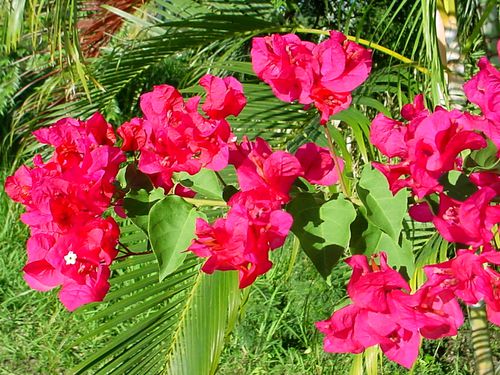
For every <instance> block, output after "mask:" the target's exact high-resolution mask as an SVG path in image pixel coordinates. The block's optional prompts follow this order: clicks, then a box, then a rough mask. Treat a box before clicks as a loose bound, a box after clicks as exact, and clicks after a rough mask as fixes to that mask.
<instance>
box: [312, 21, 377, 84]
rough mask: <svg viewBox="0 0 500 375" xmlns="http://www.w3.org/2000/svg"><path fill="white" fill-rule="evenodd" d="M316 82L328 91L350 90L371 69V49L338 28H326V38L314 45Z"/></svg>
mask: <svg viewBox="0 0 500 375" xmlns="http://www.w3.org/2000/svg"><path fill="white" fill-rule="evenodd" d="M313 56H314V57H315V58H316V59H317V61H318V63H319V64H318V65H314V66H315V67H316V66H317V67H318V71H317V72H316V75H317V76H318V78H317V80H319V83H320V84H321V85H322V86H323V87H325V88H326V89H328V90H330V91H332V92H338V93H346V92H351V91H353V90H354V89H356V88H357V87H358V86H360V85H361V84H362V83H363V82H364V81H366V79H367V78H368V75H369V74H370V71H371V66H372V57H371V51H370V50H367V49H365V48H363V47H361V46H360V45H359V44H357V43H355V42H352V41H350V40H347V38H346V36H345V35H344V34H342V33H341V32H339V31H330V38H329V39H326V40H325V41H323V42H321V43H319V44H318V45H317V46H315V47H314V50H313Z"/></svg>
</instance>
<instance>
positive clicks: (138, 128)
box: [116, 117, 146, 151]
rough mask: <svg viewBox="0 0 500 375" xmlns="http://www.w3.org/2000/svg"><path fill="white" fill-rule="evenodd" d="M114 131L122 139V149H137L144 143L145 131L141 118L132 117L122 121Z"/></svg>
mask: <svg viewBox="0 0 500 375" xmlns="http://www.w3.org/2000/svg"><path fill="white" fill-rule="evenodd" d="M116 132H117V133H118V135H119V136H120V137H121V138H122V139H123V144H122V146H121V149H122V150H123V151H138V150H140V149H141V148H142V147H144V145H145V144H146V132H145V130H144V128H143V120H142V119H141V118H137V117H135V118H133V119H132V120H130V121H129V122H125V123H123V124H122V125H121V126H120V127H119V128H118V129H117V130H116Z"/></svg>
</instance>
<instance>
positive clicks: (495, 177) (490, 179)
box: [469, 172, 500, 195]
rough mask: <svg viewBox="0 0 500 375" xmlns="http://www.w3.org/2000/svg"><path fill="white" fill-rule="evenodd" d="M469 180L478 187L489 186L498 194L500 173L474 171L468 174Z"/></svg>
mask: <svg viewBox="0 0 500 375" xmlns="http://www.w3.org/2000/svg"><path fill="white" fill-rule="evenodd" d="M469 180H470V182H472V183H473V184H474V185H476V186H477V187H479V188H483V187H490V188H492V189H494V190H495V191H496V193H497V195H500V174H498V173H495V172H474V173H471V174H470V175H469Z"/></svg>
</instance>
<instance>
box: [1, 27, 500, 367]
mask: <svg viewBox="0 0 500 375" xmlns="http://www.w3.org/2000/svg"><path fill="white" fill-rule="evenodd" d="M251 58H252V65H253V68H254V71H255V73H256V75H257V76H258V77H259V78H260V79H262V80H263V81H264V82H265V83H267V84H268V85H269V86H270V87H271V89H272V91H273V93H274V94H275V96H276V97H277V98H278V99H280V100H283V101H286V102H298V103H300V104H303V105H304V109H306V110H309V109H310V108H311V107H315V108H316V109H314V108H311V111H315V110H317V111H319V121H318V126H323V130H324V131H325V134H326V138H327V139H328V141H329V148H325V147H321V146H320V145H318V144H315V143H312V142H309V143H305V144H303V145H301V146H300V147H298V149H297V150H296V151H295V152H294V153H290V152H287V151H282V150H273V149H272V148H271V146H270V145H269V144H268V142H266V140H264V139H262V138H256V139H249V138H248V137H246V136H244V137H243V138H242V139H237V138H236V137H235V135H234V134H233V132H232V130H231V126H230V123H229V121H228V118H230V116H238V115H239V114H240V112H241V111H242V110H243V109H244V107H245V105H246V103H247V98H246V97H245V94H244V92H243V85H242V84H241V83H240V82H239V81H238V80H237V79H236V78H234V77H230V76H229V77H225V78H220V77H216V76H213V75H209V74H207V75H205V76H203V77H202V78H201V79H200V80H199V85H200V86H201V87H202V88H203V89H204V90H205V92H206V95H205V97H204V98H202V97H201V96H194V97H190V98H187V99H186V98H184V97H183V96H182V94H181V93H180V92H179V91H178V90H177V89H175V88H174V87H172V86H169V85H159V86H155V87H154V89H153V90H152V91H151V92H147V93H144V94H143V95H142V96H141V98H140V108H141V110H142V114H143V116H142V117H138V118H133V119H131V120H130V121H128V122H125V123H124V124H122V125H121V126H119V127H118V128H117V129H116V131H115V130H114V128H113V127H112V126H111V125H110V124H108V123H107V122H106V120H105V119H104V118H103V116H101V115H100V114H99V113H96V114H94V115H93V116H92V117H91V118H90V119H88V120H87V121H80V120H76V119H72V118H65V119H62V120H60V121H58V122H56V123H55V124H53V125H52V126H50V127H48V128H43V129H40V130H37V131H35V132H34V136H35V137H36V139H37V140H38V141H39V142H40V143H43V144H46V145H49V146H50V147H51V148H52V154H51V156H50V157H48V158H46V159H45V160H44V158H43V157H42V156H41V155H36V156H35V157H34V159H33V161H32V163H31V164H30V166H26V165H23V166H21V167H20V168H19V169H18V170H17V171H16V172H15V173H14V175H12V176H10V177H8V178H7V180H6V183H5V190H6V192H7V194H8V195H9V196H10V197H11V198H12V199H13V200H14V201H16V202H19V203H21V204H23V205H24V206H25V212H24V213H23V214H22V215H21V220H22V221H23V222H24V223H25V224H26V225H28V226H29V228H30V238H29V240H28V242H27V251H28V261H27V264H26V266H25V267H24V269H23V271H24V278H25V280H26V282H27V283H28V285H29V286H30V287H31V288H33V289H35V290H39V291H47V290H50V289H53V288H56V287H61V288H60V291H59V298H60V300H61V302H62V303H63V304H64V305H65V306H66V307H67V308H68V309H69V310H75V309H76V308H78V307H79V306H81V305H83V304H86V303H90V302H96V301H101V300H103V298H104V296H105V295H106V293H107V292H108V290H109V287H110V285H109V282H108V279H109V277H110V265H111V263H112V262H113V261H116V260H119V259H122V258H125V257H128V256H130V255H137V253H133V252H131V251H130V250H129V249H128V248H127V247H126V246H125V245H123V244H122V243H121V242H120V227H119V225H118V224H117V220H120V218H128V219H131V220H132V221H133V222H134V223H135V224H136V225H137V226H138V227H139V228H140V229H143V230H144V231H145V232H146V233H148V234H149V236H150V237H152V236H153V235H154V230H155V229H154V228H155V226H154V225H151V219H150V221H149V226H148V225H147V219H146V224H145V222H144V218H143V217H140V216H139V215H136V211H135V209H136V206H137V205H138V204H139V205H140V204H143V205H144V206H145V211H146V216H147V212H148V210H154V205H153V208H151V200H146V201H144V200H140V199H137V200H135V201H134V199H135V197H137V196H138V194H139V192H141V191H142V192H146V194H147V195H148V194H149V195H151V196H152V195H155V197H156V200H157V201H159V202H158V203H157V204H160V203H161V202H162V201H165V200H170V201H172V202H174V203H175V204H179V205H187V207H188V214H187V216H186V218H184V219H185V222H186V223H187V224H186V225H184V226H183V228H192V230H191V232H190V235H189V236H188V237H189V238H188V241H187V243H185V246H184V247H183V248H175V249H172V248H168V249H165V248H164V247H161V246H157V245H156V244H155V242H154V241H151V242H152V250H153V252H155V254H156V256H157V259H158V263H159V267H160V277H165V276H166V275H168V274H169V273H171V272H173V271H175V269H176V268H178V267H179V266H180V265H181V264H182V262H183V260H184V258H185V257H186V254H187V253H189V252H191V253H194V254H195V255H197V256H198V257H201V258H204V263H203V265H202V267H201V271H202V272H205V273H208V274H211V273H213V272H216V271H227V270H235V271H237V272H238V274H239V286H240V288H246V287H248V286H250V285H251V284H252V283H253V282H254V281H255V280H256V278H257V277H259V276H260V275H262V274H264V273H266V272H267V271H269V269H270V268H271V267H272V262H271V261H270V257H269V253H270V251H273V250H276V249H278V248H280V247H282V246H283V244H284V243H285V239H286V238H287V236H288V235H289V233H290V231H292V232H293V233H294V235H295V236H296V237H297V238H298V240H299V241H300V245H301V247H302V248H303V250H304V251H305V252H306V254H307V255H308V256H309V258H310V259H311V261H312V262H313V263H314V265H315V266H316V267H317V268H318V271H319V273H320V274H321V275H322V276H325V277H326V276H328V275H329V273H330V272H331V269H332V267H333V266H334V265H335V263H336V262H337V261H338V260H339V259H340V258H341V256H342V255H344V254H345V255H347V256H348V257H347V258H346V260H345V261H346V263H347V264H348V265H349V266H350V268H351V269H352V275H351V278H350V281H349V283H348V284H347V294H348V296H349V299H350V303H349V304H348V305H346V306H344V307H342V308H340V309H338V310H337V311H335V312H334V313H333V315H332V316H331V317H330V318H329V319H326V320H324V321H321V322H318V323H317V324H316V325H317V328H318V329H319V330H320V331H321V332H322V333H324V334H325V338H324V349H325V350H326V351H328V352H333V353H361V352H363V351H364V350H365V349H366V348H368V347H371V346H374V345H379V346H380V348H381V350H382V351H383V352H384V353H385V355H386V356H387V357H388V358H389V359H390V360H392V361H395V362H397V363H399V364H400V365H402V366H405V367H407V368H411V367H412V365H413V364H414V363H415V361H416V359H417V356H418V352H419V348H420V345H421V342H422V338H426V339H439V338H442V337H446V336H454V335H456V334H457V331H458V329H459V327H460V326H461V325H462V324H463V322H464V315H463V313H462V308H461V305H460V303H463V304H466V305H472V304H477V303H479V302H483V303H484V304H485V305H486V308H487V315H488V319H489V320H490V321H491V322H492V323H494V324H497V325H500V273H499V272H498V271H497V267H498V266H499V265H500V255H499V254H500V253H499V252H498V250H497V245H498V242H497V241H498V224H499V223H500V206H499V205H497V202H498V200H499V193H500V171H499V169H498V163H497V161H498V155H499V151H498V150H499V149H500V72H499V70H498V69H496V68H495V67H494V66H492V65H491V64H490V63H489V62H488V60H487V59H486V58H482V59H481V60H480V61H479V63H478V66H479V68H480V70H479V73H477V74H476V75H475V76H473V77H472V79H471V80H470V81H468V82H467V83H466V84H465V86H464V91H465V94H466V95H467V98H468V99H469V101H470V102H471V103H474V104H475V105H477V106H478V107H479V109H480V110H481V114H480V115H474V114H471V113H468V112H464V111H459V110H456V109H455V110H447V109H445V108H442V107H437V108H435V109H434V110H433V111H431V110H429V109H427V108H426V107H425V105H424V102H425V99H424V96H423V95H418V96H416V97H415V98H414V101H413V103H411V104H406V105H405V106H404V107H403V108H402V109H401V116H402V120H396V119H391V118H389V117H387V116H385V115H383V114H379V115H377V116H376V117H375V118H374V119H373V122H372V124H371V129H370V130H371V136H370V138H371V139H370V140H371V142H372V144H373V145H374V146H375V147H376V148H377V149H378V150H379V151H380V153H381V154H382V155H383V156H384V157H383V158H382V159H381V160H379V161H377V162H373V163H372V165H373V167H374V169H372V168H371V167H370V166H369V165H367V166H365V168H363V170H362V172H361V175H360V176H358V177H359V181H358V184H357V186H356V194H357V196H354V193H353V192H352V191H347V189H346V187H345V181H344V178H345V176H344V166H345V162H344V160H342V158H340V157H339V156H338V152H336V150H335V145H334V143H333V141H332V137H331V135H330V132H329V128H328V124H329V122H330V120H331V118H332V116H334V115H335V114H337V113H339V112H340V111H342V110H345V109H346V108H348V107H349V106H350V104H351V101H352V94H351V93H352V91H353V90H355V89H356V88H357V87H358V86H360V85H361V84H362V83H363V82H364V81H365V80H366V79H367V78H368V76H369V74H370V71H371V65H372V61H371V51H370V50H368V49H365V48H364V47H361V46H360V45H358V44H357V43H355V42H352V41H350V40H348V39H347V38H346V37H345V36H344V35H343V34H342V33H340V32H337V31H332V32H330V37H329V38H327V39H326V40H324V41H322V42H321V43H319V44H315V43H312V42H309V41H303V40H301V39H300V38H299V37H298V36H297V35H294V34H287V35H278V34H274V35H271V36H266V37H258V38H254V39H253V42H252V50H251ZM202 101H203V104H201V105H200V103H201V102H202ZM492 158H493V159H494V160H496V161H495V162H494V163H491V162H490V161H491V160H492ZM228 166H231V168H234V170H235V172H236V179H237V187H236V186H233V185H228V186H226V189H225V190H224V195H223V196H221V197H220V199H219V200H218V201H217V204H218V205H219V206H225V207H226V208H225V211H224V213H223V214H222V215H221V216H219V217H218V218H216V219H215V220H208V219H207V217H206V216H205V215H204V214H203V212H200V211H199V210H194V211H193V210H192V209H194V208H195V207H194V206H193V204H194V203H195V201H196V199H197V198H198V196H200V195H201V196H206V195H207V191H208V190H209V189H203V188H201V189H200V186H199V185H203V179H204V178H209V177H210V178H212V177H214V176H215V177H214V178H215V179H216V180H217V179H222V177H221V175H220V174H219V172H220V171H222V170H224V169H225V168H227V167H228ZM122 172H123V173H122ZM120 174H122V175H124V176H125V178H124V179H123V178H120V177H119V175H120ZM192 176H202V177H201V178H198V179H196V181H195V183H193V181H192V180H191V181H190V178H192ZM203 176H205V177H203ZM384 177H385V179H384ZM123 180H124V181H123ZM385 180H387V182H386V181H385ZM185 181H188V182H190V183H186V182H185ZM386 184H388V187H385V186H386ZM202 187H203V186H202ZM325 187H326V188H325ZM384 189H385V190H386V191H385V190H384ZM407 192H409V196H408V193H407ZM193 198H194V199H193ZM222 198H224V200H222ZM131 200H132V201H134V202H135V204H134V205H130V204H127V203H126V202H127V201H131ZM381 200H384V202H385V203H386V204H388V205H391V204H392V203H391V202H396V201H397V202H400V203H401V202H402V204H403V206H402V207H403V209H402V210H399V211H398V212H396V211H392V213H387V211H385V209H384V207H383V205H381V204H380V201H381ZM152 201H153V202H154V201H155V200H152ZM143 211H144V210H143ZM192 212H194V214H192ZM407 212H408V213H409V215H410V217H411V218H412V219H413V220H415V221H418V222H428V223H432V224H433V225H434V227H435V229H436V231H437V232H438V233H439V235H440V236H442V238H443V239H444V240H446V241H448V242H450V243H453V244H455V246H454V253H453V256H452V257H450V258H449V259H448V260H446V261H444V262H441V263H437V264H426V265H425V266H424V267H423V271H424V273H425V275H426V281H425V282H423V283H421V285H417V288H413V290H412V288H411V287H410V283H409V281H410V279H411V278H412V275H413V274H414V273H415V269H414V268H415V267H414V262H413V255H412V252H411V249H408V241H406V242H405V239H404V238H402V235H401V226H402V220H403V217H404V215H405V214H406V213H407ZM357 217H358V218H361V219H362V220H364V221H365V222H366V223H367V227H368V229H366V231H365V233H364V235H362V236H361V237H362V238H363V239H364V241H363V244H364V245H363V246H365V248H362V247H363V246H361V248H360V245H359V243H358V244H357V245H355V244H353V241H352V240H353V238H352V236H351V225H354V224H353V223H354V221H355V219H356V218H357ZM374 233H375V235H376V236H377V238H378V239H379V240H378V241H375V242H374V241H371V240H370V236H372V235H373V234H374ZM353 236H354V235H353ZM181 243H182V241H181ZM373 243H376V244H377V246H375V247H373V246H372V245H373ZM370 246H372V247H370ZM332 249H333V250H332Z"/></svg>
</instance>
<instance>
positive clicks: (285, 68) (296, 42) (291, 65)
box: [251, 31, 372, 124]
mask: <svg viewBox="0 0 500 375" xmlns="http://www.w3.org/2000/svg"><path fill="white" fill-rule="evenodd" d="M251 55H252V66H253V69H254V71H255V73H256V74H257V76H258V77H259V78H260V79H262V80H263V81H264V82H266V83H267V84H268V85H270V86H271V88H272V90H273V93H274V95H276V97H277V98H278V99H281V100H283V101H286V102H293V101H296V100H297V101H298V102H299V103H301V104H304V105H306V106H309V105H310V104H314V105H315V106H316V108H318V110H319V111H320V112H321V124H325V123H326V122H327V121H328V119H329V118H330V116H333V115H334V114H335V113H337V112H339V111H341V110H343V109H346V108H348V107H349V105H350V104H351V100H352V97H351V92H352V91H353V90H354V89H355V88H357V87H358V86H359V85H361V84H362V83H363V82H364V81H365V80H366V79H367V78H368V75H369V73H370V70H371V63H372V61H371V52H370V51H369V50H367V49H365V48H363V47H361V46H360V45H358V44H356V43H354V42H351V41H349V40H347V39H346V36H345V35H344V34H342V33H341V32H339V31H330V38H329V39H327V40H325V41H323V42H321V43H319V44H314V43H311V42H307V41H302V40H300V38H299V37H298V36H296V35H295V34H286V35H279V34H273V35H271V36H266V37H261V38H254V39H253V41H252V51H251Z"/></svg>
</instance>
